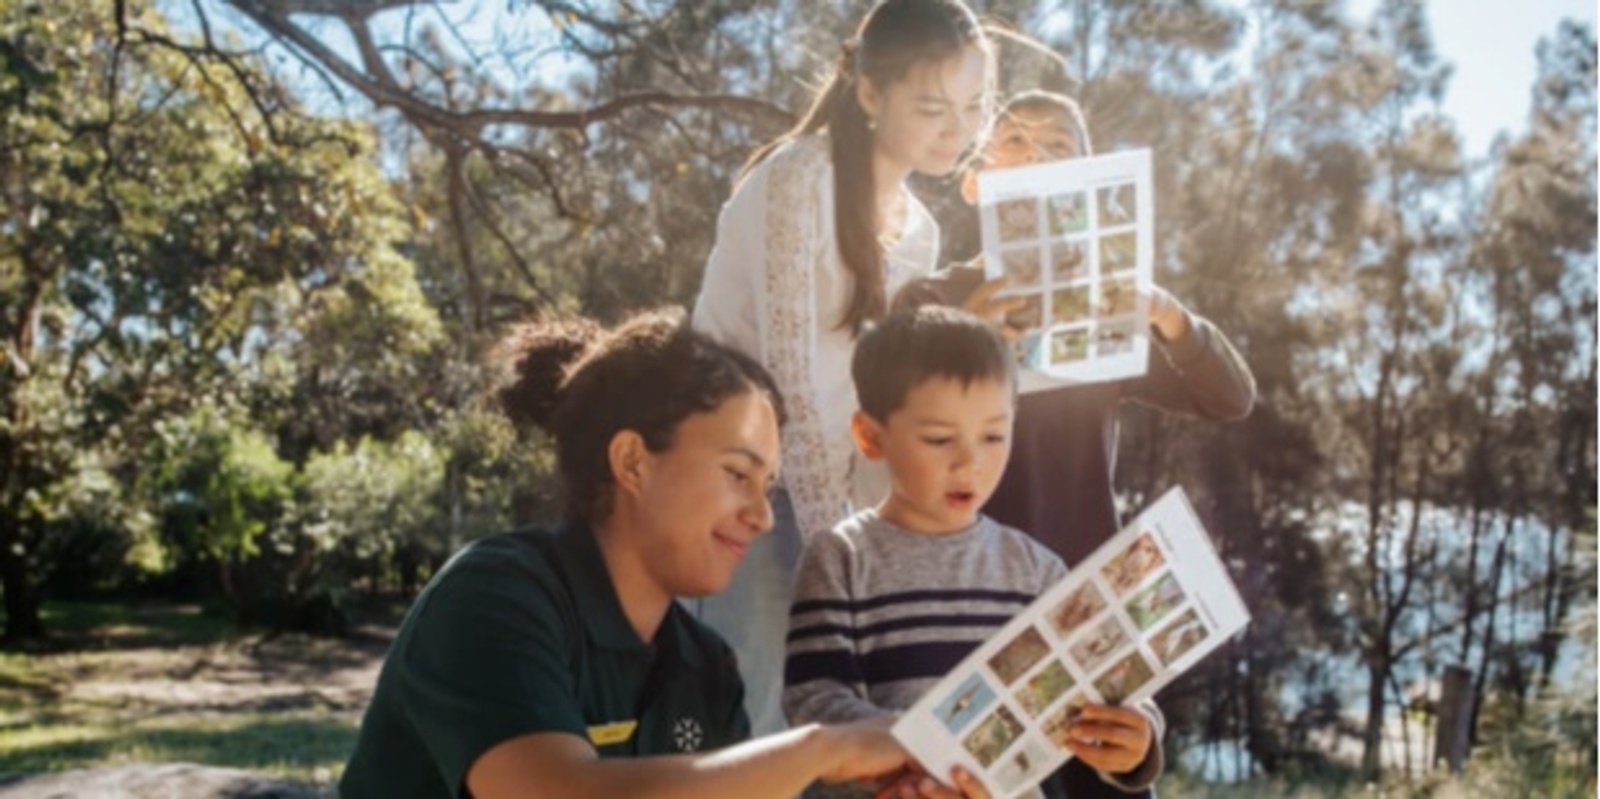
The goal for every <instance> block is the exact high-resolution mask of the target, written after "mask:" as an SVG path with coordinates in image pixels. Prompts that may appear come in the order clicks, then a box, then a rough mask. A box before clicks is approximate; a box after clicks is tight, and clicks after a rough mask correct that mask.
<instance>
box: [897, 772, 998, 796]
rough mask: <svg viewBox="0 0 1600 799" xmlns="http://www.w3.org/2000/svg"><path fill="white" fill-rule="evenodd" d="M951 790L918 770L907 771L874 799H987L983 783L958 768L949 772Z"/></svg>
mask: <svg viewBox="0 0 1600 799" xmlns="http://www.w3.org/2000/svg"><path fill="white" fill-rule="evenodd" d="M950 781H951V782H953V783H955V787H954V788H952V787H950V786H948V785H944V784H941V783H940V782H939V781H938V780H936V779H934V778H932V777H930V776H928V774H927V772H925V771H923V770H921V769H919V768H911V769H907V770H906V773H905V774H902V775H901V776H900V777H898V778H896V779H895V780H894V781H893V782H890V783H889V784H888V785H885V786H883V787H882V788H880V789H879V790H878V792H877V794H875V796H876V799H989V792H988V791H986V790H984V789H983V783H981V782H979V781H978V778H977V777H974V776H972V774H971V773H969V772H968V771H967V770H966V769H964V768H961V767H960V766H957V767H955V768H954V769H951V770H950Z"/></svg>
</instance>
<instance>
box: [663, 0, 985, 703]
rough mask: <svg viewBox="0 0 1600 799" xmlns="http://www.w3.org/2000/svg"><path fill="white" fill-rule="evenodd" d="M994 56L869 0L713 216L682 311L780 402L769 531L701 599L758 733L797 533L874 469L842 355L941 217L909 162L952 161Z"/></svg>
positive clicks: (773, 698)
mask: <svg viewBox="0 0 1600 799" xmlns="http://www.w3.org/2000/svg"><path fill="white" fill-rule="evenodd" d="M991 60H992V59H991V54H990V50H989V43H988V41H987V39H986V38H985V36H984V33H983V29H982V26H981V25H980V24H979V22H978V19H977V18H976V17H975V16H974V15H973V13H972V11H971V10H970V9H968V8H967V7H966V6H965V5H963V4H962V3H961V2H960V0H881V2H879V3H878V4H877V5H875V6H874V7H873V8H872V10H871V11H869V12H868V13H867V15H866V17H865V19H863V20H862V22H861V25H860V27H859V28H858V29H857V32H856V35H855V36H854V37H853V38H851V39H850V40H849V41H846V42H845V43H844V45H843V47H842V49H841V55H840V57H839V60H838V63H837V65H836V68H835V70H834V72H833V75H832V76H831V78H830V79H829V80H828V83H827V84H826V85H825V86H824V87H823V89H822V91H821V92H820V93H819V94H818V96H817V98H816V99H815V101H814V102H813V103H812V105H811V108H810V110H808V111H807V112H806V115H805V117H804V119H802V121H801V122H800V124H799V125H797V126H796V127H795V128H794V129H793V130H791V131H789V132H788V133H786V134H784V135H783V136H781V137H779V138H778V139H777V140H776V141H773V142H771V143H769V144H767V145H766V146H764V147H762V148H761V149H760V150H758V151H757V152H756V154H755V156H754V157H753V158H751V160H750V163H749V164H748V165H747V166H746V167H745V170H744V172H743V174H742V175H741V177H740V181H739V183H738V185H737V186H736V187H735V189H734V194H733V196H732V198H730V199H729V200H728V202H727V204H726V205H725V206H723V209H722V213H721V216H720V217H719V219H718V222H717V241H716V245H715V247H714V249H713V250H712V253H711V258H710V261H709V262H708V263H707V265H706V271H705V278H704V282H703V283H702V286H701V293H700V297H699V300H698V301H697V303H696V305H695V310H694V320H693V323H694V326H695V327H696V328H697V329H699V330H702V331H704V332H706V333H708V334H710V335H711V336H713V337H714V338H716V339H718V340H720V341H722V342H724V343H727V344H729V345H731V346H733V347H736V348H738V349H740V350H742V351H744V352H746V353H749V354H750V355H751V356H752V357H754V358H755V359H756V360H758V361H760V362H761V363H762V364H764V365H765V366H766V367H767V368H768V369H769V370H771V372H772V374H773V377H774V379H775V380H776V381H777V384H778V387H779V389H780V390H781V391H782V393H783V395H784V397H785V398H786V401H787V402H788V403H789V409H790V423H789V424H788V426H787V427H786V429H785V430H784V433H783V452H784V459H783V477H782V488H783V490H782V491H780V492H779V493H778V495H777V496H776V497H775V498H774V512H775V514H776V526H775V528H774V532H773V534H772V535H770V536H765V537H763V538H762V539H761V540H760V541H758V542H757V544H756V545H755V546H754V547H752V549H751V551H750V553H749V556H748V557H747V558H746V561H745V563H744V565H743V566H741V567H740V569H739V571H738V572H737V573H736V575H735V577H734V581H733V583H732V585H731V586H730V587H729V589H728V590H727V591H726V592H724V593H723V594H721V595H719V596H717V597H712V598H707V599H705V600H702V601H701V603H700V608H699V611H700V615H701V618H702V620H703V621H705V622H706V623H708V624H709V625H710V626H712V627H713V628H714V629H716V630H717V631H719V632H721V633H722V634H723V636H724V637H726V638H727V639H728V641H729V643H731V644H732V645H733V647H734V649H735V651H737V652H738V654H739V658H740V671H741V673H742V675H743V676H744V679H745V685H746V689H747V698H746V708H747V709H748V710H749V711H750V716H751V722H752V728H753V731H754V732H756V733H757V734H762V733H765V732H772V731H776V730H779V729H783V727H784V726H785V725H784V721H783V716H782V711H781V709H780V704H779V697H780V693H781V688H782V681H783V680H782V678H783V657H784V641H783V636H784V630H785V628H786V623H787V614H788V608H789V600H790V586H791V581H792V577H793V574H794V568H795V564H796V561H797V559H798V555H799V551H800V544H801V541H802V539H803V537H804V536H806V535H809V534H811V533H815V532H817V531H820V530H826V529H829V528H831V527H832V526H833V525H834V524H835V523H836V522H838V521H839V520H840V519H842V518H844V516H845V514H846V513H847V511H848V510H849V509H850V507H851V500H852V498H853V497H854V498H856V499H857V500H858V501H857V502H856V503H855V504H857V505H863V504H864V503H865V502H870V501H872V500H873V498H875V497H876V496H878V495H880V494H881V493H882V491H883V489H884V486H885V483H884V478H883V477H882V475H881V474H877V473H875V472H874V473H869V472H868V470H867V467H866V465H865V464H862V463H857V462H855V461H854V447H853V444H852V442H851V438H850V419H851V417H852V415H853V414H854V413H855V411H856V401H855V394H854V390H853V387H852V384H851V380H850V357H851V354H852V352H853V351H854V348H855V339H856V335H857V334H858V333H859V332H860V331H861V329H862V326H863V325H865V324H867V323H869V322H871V321H872V320H874V319H877V318H879V317H880V316H882V315H883V314H884V312H885V310H886V305H887V299H886V298H887V297H889V296H892V295H893V293H894V292H895V291H897V290H898V289H899V288H900V287H901V286H903V285H904V284H905V283H906V282H907V281H909V280H910V279H911V278H913V277H917V276H920V275H924V274H927V273H928V272H930V271H931V270H932V269H933V267H934V265H935V262H936V261H937V259H938V248H939V229H938V225H937V223H936V222H935V221H934V219H933V216H932V215H931V214H930V213H929V212H928V210H927V208H925V207H923V205H922V203H920V202H919V201H918V200H917V199H916V197H914V196H913V195H912V194H911V192H910V190H909V189H908V188H907V186H906V179H907V178H909V177H910V175H911V174H912V173H913V172H918V173H922V174H925V175H934V176H941V175H948V174H950V173H951V172H953V171H954V170H955V168H956V166H957V165H958V164H959V163H960V161H961V159H962V157H963V155H964V154H965V153H966V152H967V150H968V149H969V147H970V146H971V145H972V143H973V140H974V138H975V137H976V135H977V133H978V131H979V130H980V129H981V128H982V127H983V125H984V123H985V121H986V118H987V100H988V96H989V93H990V92H989V89H990V86H991V74H992V69H991Z"/></svg>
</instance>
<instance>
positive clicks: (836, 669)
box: [783, 531, 890, 725]
mask: <svg viewBox="0 0 1600 799" xmlns="http://www.w3.org/2000/svg"><path fill="white" fill-rule="evenodd" d="M851 557H852V551H851V545H850V542H849V541H848V540H846V539H845V538H844V537H843V536H841V535H839V534H838V533H837V532H836V531H828V532H826V533H820V534H818V535H815V536H813V537H812V538H811V540H810V541H809V542H808V543H807V544H806V549H805V552H804V553H802V554H801V556H800V569H799V572H798V573H797V574H796V576H795V587H794V602H793V604H792V605H790V608H789V635H788V639H787V644H786V649H787V655H786V658H785V663H784V670H783V712H784V714H785V715H786V716H788V719H789V723H790V724H792V725H799V724H810V723H813V722H817V723H827V724H837V723H842V722H849V721H855V720H857V719H863V718H871V717H874V716H882V715H885V714H887V713H889V712H890V711H888V710H885V709H883V708H880V707H877V706H876V705H873V704H872V703H871V702H869V701H867V698H866V697H867V686H866V682H865V680H864V678H863V672H862V669H861V661H860V657H859V653H858V652H857V650H856V645H855V642H856V638H855V636H854V635H853V633H854V632H855V621H854V616H855V614H854V611H853V610H852V607H853V605H852V600H853V599H854V597H853V596H852V594H851V590H850V559H851Z"/></svg>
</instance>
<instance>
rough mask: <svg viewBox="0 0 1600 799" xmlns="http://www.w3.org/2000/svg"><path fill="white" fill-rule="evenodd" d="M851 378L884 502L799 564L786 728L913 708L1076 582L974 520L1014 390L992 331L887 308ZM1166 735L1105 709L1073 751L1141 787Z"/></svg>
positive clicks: (949, 316) (1001, 462)
mask: <svg viewBox="0 0 1600 799" xmlns="http://www.w3.org/2000/svg"><path fill="white" fill-rule="evenodd" d="M851 375H852V376H853V377H854V378H855V385H856V396H857V398H858V399H859V401H860V407H861V410H860V411H859V412H858V413H857V414H856V415H855V418H854V423H853V427H852V432H853V433H854V435H855V439H856V445H857V447H858V448H859V449H860V451H861V453H862V454H863V455H864V456H866V457H867V458H870V459H872V460H878V461H883V462H884V463H885V464H886V465H887V467H888V471H889V481H890V489H889V495H888V496H887V497H885V498H884V499H883V501H882V502H880V503H879V504H878V506H877V507H876V508H873V509H869V510H866V511H862V512H861V513H858V514H856V515H855V516H852V517H850V518H848V519H846V520H845V521H843V522H841V523H840V524H839V525H838V526H836V527H835V528H834V529H833V530H832V531H830V532H828V533H824V534H819V535H816V536H814V537H813V538H812V539H811V541H810V542H809V543H808V544H807V546H806V549H805V551H804V553H803V554H802V555H801V558H800V569H799V572H798V574H797V576H796V582H795V589H794V597H795V599H794V604H793V606H792V607H791V612H790V617H789V636H788V661H787V665H786V669H785V673H784V692H783V705H784V712H785V713H787V714H788V717H789V721H790V723H791V724H805V723H809V722H822V721H834V722H837V721H845V720H855V719H861V718H868V717H873V716H882V715H886V714H891V713H894V712H895V711H899V710H903V709H905V708H907V707H910V706H911V705H912V704H914V703H915V702H916V701H917V699H919V698H920V697H921V696H922V694H923V693H924V692H925V691H926V690H927V689H928V688H930V687H932V686H933V684H934V683H936V682H937V681H938V680H939V679H940V678H942V677H943V676H944V675H945V674H947V673H949V672H950V670H951V669H953V668H954V667H955V666H956V665H957V664H958V663H960V661H961V659H962V658H964V657H965V656H966V655H967V654H969V653H970V652H971V651H972V650H973V649H975V648H976V647H977V646H978V645H979V644H981V643H983V642H984V641H985V640H986V639H987V638H988V637H989V636H990V635H992V634H993V633H994V632H995V631H996V630H998V629H999V628H1000V627H1001V626H1003V625H1004V624H1005V623H1006V622H1007V621H1009V620H1010V619H1011V618H1012V617H1013V616H1014V615H1016V613H1017V612H1019V611H1021V610H1022V609H1023V608H1025V607H1027V605H1028V604H1030V603H1031V602H1032V601H1033V600H1034V599H1035V598H1036V597H1037V596H1038V595H1039V594H1041V593H1043V592H1044V591H1045V590H1046V589H1048V588H1049V587H1051V586H1052V585H1054V584H1056V583H1057V582H1058V581H1060V580H1061V578H1062V577H1064V576H1065V575H1066V573H1067V570H1066V567H1065V566H1064V565H1063V564H1062V562H1061V559H1060V558H1058V557H1056V556H1055V555H1054V554H1053V553H1051V552H1050V551H1049V550H1048V549H1046V548H1045V547H1043V546H1041V545H1039V544H1038V543H1036V542H1035V541H1033V540H1032V539H1031V538H1029V537H1028V536H1027V535H1025V534H1023V533H1021V532H1018V531H1017V530H1013V529H1011V528H1009V527H1005V526H1003V525H1001V524H999V523H997V522H995V521H994V520H992V519H989V518H987V517H985V516H983V515H982V514H981V513H979V510H978V509H979V508H981V507H983V504H984V502H985V501H986V500H988V498H989V495H990V494H991V493H992V492H993V491H994V488H995V485H996V484H997V483H998V482H999V481H1000V475H1001V472H1002V470H1003V469H1004V468H1005V463H1006V458H1007V456H1008V455H1009V453H1010V449H1011V423H1012V409H1013V405H1014V397H1015V394H1016V384H1015V379H1016V375H1015V366H1014V365H1013V362H1012V359H1011V357H1010V355H1009V351H1008V348H1007V346H1006V343H1005V341H1004V339H1003V338H1002V337H1001V336H1000V334H999V332H998V331H997V330H995V328H994V327H992V326H991V325H989V324H988V323H986V322H984V321H983V320H982V319H979V318H978V317H975V316H972V315H970V314H967V313H965V312H962V311H958V310H955V309H950V308H941V307H937V306H928V307H924V308H920V309H917V310H914V311H909V312H904V313H897V314H892V315H890V316H889V317H888V318H886V319H885V320H883V322H882V323H880V324H878V325H877V326H876V327H874V328H872V329H870V330H869V331H867V332H866V333H864V334H863V335H862V336H861V339H860V341H859V342H858V343H857V344H856V351H855V355H854V358H853V359H852V361H851ZM1160 725H1161V722H1160V715H1159V712H1158V711H1156V710H1155V707H1154V705H1146V706H1142V707H1141V708H1140V709H1138V710H1135V709H1128V708H1118V707H1107V706H1095V707H1092V708H1089V709H1086V711H1085V713H1084V716H1083V717H1082V721H1080V722H1079V723H1078V724H1077V725H1076V726H1075V727H1074V728H1073V730H1072V731H1071V733H1070V735H1069V737H1068V742H1067V746H1068V748H1069V749H1071V751H1072V752H1073V754H1075V755H1077V756H1078V757H1079V758H1081V759H1082V760H1083V762H1084V763H1086V764H1088V765H1089V766H1091V767H1093V768H1094V769H1096V770H1097V771H1099V772H1100V776H1101V778H1102V779H1104V780H1106V781H1107V782H1110V783H1112V784H1114V785H1116V786H1118V787H1120V788H1124V789H1126V790H1138V789H1140V788H1143V787H1146V786H1148V785H1150V784H1151V783H1152V782H1154V780H1155V778H1156V776H1157V775H1158V774H1159V773H1160V771H1161V768H1162V756H1161V750H1160V747H1159V745H1158V741H1159V740H1160ZM1048 785H1049V783H1048V781H1047V786H1048ZM1046 791H1047V795H1050V793H1051V791H1052V789H1051V788H1049V787H1047V788H1046ZM828 795H835V794H831V793H830V794H828Z"/></svg>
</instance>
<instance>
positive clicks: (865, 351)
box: [850, 305, 1017, 422]
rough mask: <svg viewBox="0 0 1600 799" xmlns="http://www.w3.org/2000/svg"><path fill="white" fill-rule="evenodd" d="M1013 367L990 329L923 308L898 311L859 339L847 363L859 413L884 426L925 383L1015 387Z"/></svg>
mask: <svg viewBox="0 0 1600 799" xmlns="http://www.w3.org/2000/svg"><path fill="white" fill-rule="evenodd" d="M1016 373H1017V367H1016V363H1015V362H1014V361H1012V359H1011V351H1010V348H1009V347H1007V346H1006V341H1005V338H1003V337H1002V336H1001V335H1000V331H998V330H995V328H994V326H993V325H990V324H989V323H988V322H985V321H984V320H982V319H980V318H978V317H976V316H973V315H972V314H970V313H967V312H966V311H962V310H959V309H956V308H946V307H943V306H940V305H924V306H922V307H920V308H916V309H913V310H906V311H896V312H895V313H892V314H889V315H888V316H886V317H884V319H883V321H881V322H879V323H877V324H875V325H872V326H871V327H869V328H868V329H867V331H866V332H865V333H863V334H861V340H860V341H859V342H857V343H856V351H855V355H854V357H852V358H851V361H850V376H851V377H852V378H854V379H855V382H856V401H857V402H858V403H859V404H860V405H861V410H862V412H864V413H866V414H867V415H868V416H871V417H872V418H874V419H876V420H878V421H879V422H887V421H888V420H889V416H890V414H893V413H894V412H895V411H897V410H900V408H901V406H903V405H905V401H906V395H908V394H910V393H911V390H912V389H914V388H916V387H917V386H919V385H922V384H923V383H924V382H926V381H927V380H930V379H932V378H935V377H947V378H950V379H952V380H957V381H960V383H961V385H962V386H968V385H971V384H972V383H974V382H977V381H979V380H1004V381H1006V383H1008V384H1009V385H1011V386H1012V388H1013V390H1015V387H1016V385H1017V381H1016Z"/></svg>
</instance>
